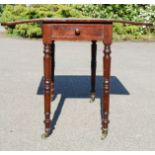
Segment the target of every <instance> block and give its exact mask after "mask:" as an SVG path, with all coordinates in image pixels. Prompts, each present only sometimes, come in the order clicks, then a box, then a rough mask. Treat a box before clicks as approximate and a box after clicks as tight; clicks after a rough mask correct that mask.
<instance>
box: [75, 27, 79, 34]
mask: <svg viewBox="0 0 155 155" xmlns="http://www.w3.org/2000/svg"><path fill="white" fill-rule="evenodd" d="M75 35H77V36H78V35H80V30H79V28H76V29H75Z"/></svg>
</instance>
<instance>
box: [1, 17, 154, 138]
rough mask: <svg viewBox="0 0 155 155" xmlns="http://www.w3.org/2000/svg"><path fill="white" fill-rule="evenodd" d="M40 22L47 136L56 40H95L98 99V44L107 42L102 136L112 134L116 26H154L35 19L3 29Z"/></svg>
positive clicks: (93, 65) (93, 64)
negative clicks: (112, 55)
mask: <svg viewBox="0 0 155 155" xmlns="http://www.w3.org/2000/svg"><path fill="white" fill-rule="evenodd" d="M24 23H39V24H41V25H42V31H43V43H44V111H45V121H44V122H45V135H44V136H45V137H47V136H49V134H50V123H51V122H50V102H51V96H52V97H53V96H54V66H55V62H54V53H55V44H54V41H55V40H91V41H92V47H91V94H92V95H91V97H92V98H93V96H94V98H95V93H96V90H95V78H96V48H97V45H96V41H97V40H102V41H103V43H104V50H103V53H104V56H103V77H104V80H103V98H102V133H103V135H104V137H105V136H106V135H107V133H108V123H109V102H110V95H109V94H110V69H111V56H110V54H111V49H110V46H111V44H112V24H113V23H122V24H133V25H146V26H152V25H153V24H152V23H144V22H133V21H122V20H105V19H73V18H68V19H54V18H43V19H32V20H25V21H15V22H9V23H1V25H3V26H8V27H13V26H15V25H16V24H24Z"/></svg>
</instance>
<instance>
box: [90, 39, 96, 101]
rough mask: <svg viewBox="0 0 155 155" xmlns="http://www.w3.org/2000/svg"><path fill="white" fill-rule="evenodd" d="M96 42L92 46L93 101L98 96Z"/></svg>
mask: <svg viewBox="0 0 155 155" xmlns="http://www.w3.org/2000/svg"><path fill="white" fill-rule="evenodd" d="M96 52H97V45H96V41H92V45H91V101H94V100H95V96H96V89H95V86H96Z"/></svg>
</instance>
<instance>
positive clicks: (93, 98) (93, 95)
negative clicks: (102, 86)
mask: <svg viewBox="0 0 155 155" xmlns="http://www.w3.org/2000/svg"><path fill="white" fill-rule="evenodd" d="M95 97H96V96H95V94H91V96H90V103H92V102H94V101H95Z"/></svg>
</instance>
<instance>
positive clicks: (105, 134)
mask: <svg viewBox="0 0 155 155" xmlns="http://www.w3.org/2000/svg"><path fill="white" fill-rule="evenodd" d="M107 135H108V128H102V136H101V140H104V139H105V138H106V137H107Z"/></svg>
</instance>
